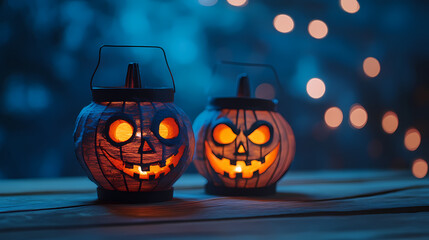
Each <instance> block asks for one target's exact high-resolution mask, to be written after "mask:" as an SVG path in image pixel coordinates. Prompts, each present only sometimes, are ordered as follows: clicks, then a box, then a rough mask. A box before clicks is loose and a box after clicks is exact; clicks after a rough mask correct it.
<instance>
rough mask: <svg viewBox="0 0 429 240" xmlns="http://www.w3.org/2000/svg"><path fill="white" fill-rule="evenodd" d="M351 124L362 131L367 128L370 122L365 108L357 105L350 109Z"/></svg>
mask: <svg viewBox="0 0 429 240" xmlns="http://www.w3.org/2000/svg"><path fill="white" fill-rule="evenodd" d="M349 120H350V124H351V125H352V126H353V127H354V128H357V129H361V128H363V127H364V126H365V124H366V122H367V121H368V114H367V113H366V110H365V108H364V107H362V106H361V105H359V104H355V105H353V106H352V107H351V108H350V113H349Z"/></svg>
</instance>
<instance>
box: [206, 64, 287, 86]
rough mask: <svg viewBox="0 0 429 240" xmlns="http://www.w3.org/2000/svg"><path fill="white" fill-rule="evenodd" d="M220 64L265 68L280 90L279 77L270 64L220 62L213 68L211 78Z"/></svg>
mask: <svg viewBox="0 0 429 240" xmlns="http://www.w3.org/2000/svg"><path fill="white" fill-rule="evenodd" d="M220 64H229V65H238V66H250V67H265V68H269V69H271V71H273V73H274V77H275V78H276V83H277V85H278V86H279V88H280V90H282V85H281V84H280V79H279V75H278V74H277V71H276V69H275V68H274V66H273V65H270V64H264V63H244V62H233V61H220V62H218V63H216V64H215V66H214V68H213V73H212V76H214V75H215V73H216V70H217V67H218V66H219V65H220Z"/></svg>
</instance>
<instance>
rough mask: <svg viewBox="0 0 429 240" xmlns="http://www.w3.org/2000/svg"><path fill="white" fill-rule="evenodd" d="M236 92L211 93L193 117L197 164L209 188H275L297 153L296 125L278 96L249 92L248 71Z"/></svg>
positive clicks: (222, 191) (264, 191) (249, 191)
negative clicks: (281, 110)
mask: <svg viewBox="0 0 429 240" xmlns="http://www.w3.org/2000/svg"><path fill="white" fill-rule="evenodd" d="M237 95H238V96H237V97H231V98H214V99H212V100H211V101H210V104H209V105H208V107H207V108H206V110H205V111H204V112H202V113H201V114H200V115H199V116H198V117H197V118H196V120H195V121H194V125H193V128H194V132H195V135H196V149H195V154H194V164H195V166H196V168H197V169H198V171H199V172H200V173H201V174H202V175H203V176H204V177H205V178H206V179H207V180H208V183H207V185H206V192H208V193H211V194H219V195H268V194H273V193H275V191H276V183H277V181H278V180H279V179H280V178H281V177H282V176H283V175H284V174H285V172H286V171H287V170H288V168H289V166H290V164H291V162H292V159H293V155H294V153H295V139H294V135H293V132H292V129H291V128H290V126H289V124H288V123H287V122H286V121H285V119H284V118H283V117H282V115H281V114H280V113H278V112H277V110H276V107H277V103H276V101H273V100H267V99H259V98H252V97H250V85H249V80H248V77H247V76H246V75H242V76H240V77H239V87H238V94H237Z"/></svg>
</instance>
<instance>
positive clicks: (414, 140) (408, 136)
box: [404, 128, 421, 151]
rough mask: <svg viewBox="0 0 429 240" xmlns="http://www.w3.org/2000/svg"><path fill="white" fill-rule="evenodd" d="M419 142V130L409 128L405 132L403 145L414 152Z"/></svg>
mask: <svg viewBox="0 0 429 240" xmlns="http://www.w3.org/2000/svg"><path fill="white" fill-rule="evenodd" d="M420 142H421V136H420V132H419V130H417V129H415V128H410V129H408V130H407V132H405V137H404V145H405V147H406V148H407V149H408V150H409V151H415V150H416V149H417V148H418V147H419V146H420Z"/></svg>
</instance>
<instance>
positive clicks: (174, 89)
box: [89, 45, 176, 92]
mask: <svg viewBox="0 0 429 240" xmlns="http://www.w3.org/2000/svg"><path fill="white" fill-rule="evenodd" d="M104 47H137V48H158V49H161V51H162V53H163V54H164V59H165V64H167V68H168V72H169V73H170V76H171V81H172V83H173V92H176V84H175V83H174V78H173V74H172V73H171V69H170V65H168V61H167V55H166V54H165V51H164V49H163V48H162V47H160V46H133V45H103V46H101V47H100V49H99V50H98V62H97V66H96V67H95V70H94V73H93V74H92V76H91V81H90V83H89V86H90V88H91V90H92V89H93V85H92V82H93V80H94V76H95V73H96V72H97V69H98V66H100V61H101V50H102V49H103V48H104Z"/></svg>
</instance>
